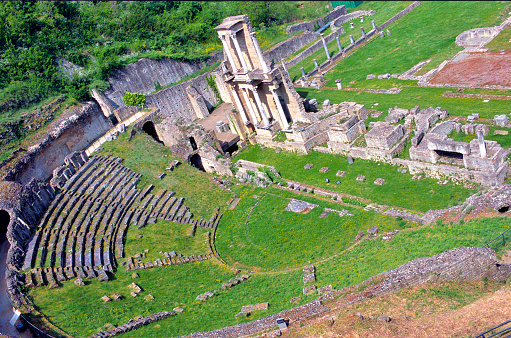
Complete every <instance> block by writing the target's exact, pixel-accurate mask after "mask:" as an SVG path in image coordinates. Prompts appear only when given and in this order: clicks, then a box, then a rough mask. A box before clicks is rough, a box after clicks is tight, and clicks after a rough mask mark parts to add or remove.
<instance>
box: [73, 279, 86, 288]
mask: <svg viewBox="0 0 511 338" xmlns="http://www.w3.org/2000/svg"><path fill="white" fill-rule="evenodd" d="M74 283H75V285H78V286H84V285H85V283H84V282H83V280H82V279H81V278H77V279H75V281H74Z"/></svg>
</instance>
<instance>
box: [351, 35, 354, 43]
mask: <svg viewBox="0 0 511 338" xmlns="http://www.w3.org/2000/svg"><path fill="white" fill-rule="evenodd" d="M350 43H351V44H354V43H355V40H353V35H350Z"/></svg>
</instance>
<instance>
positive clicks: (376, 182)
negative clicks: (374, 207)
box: [374, 177, 385, 185]
mask: <svg viewBox="0 0 511 338" xmlns="http://www.w3.org/2000/svg"><path fill="white" fill-rule="evenodd" d="M374 184H376V185H384V184H385V180H384V179H383V178H379V177H378V178H377V179H376V180H374Z"/></svg>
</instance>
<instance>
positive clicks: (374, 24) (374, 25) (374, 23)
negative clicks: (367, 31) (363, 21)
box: [371, 20, 376, 29]
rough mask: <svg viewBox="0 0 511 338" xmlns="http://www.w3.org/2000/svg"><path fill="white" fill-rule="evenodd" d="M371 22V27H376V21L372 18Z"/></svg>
mask: <svg viewBox="0 0 511 338" xmlns="http://www.w3.org/2000/svg"><path fill="white" fill-rule="evenodd" d="M371 23H372V24H373V29H376V22H374V20H372V21H371Z"/></svg>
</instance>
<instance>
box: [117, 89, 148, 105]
mask: <svg viewBox="0 0 511 338" xmlns="http://www.w3.org/2000/svg"><path fill="white" fill-rule="evenodd" d="M122 102H124V104H127V105H128V106H138V107H140V108H142V107H144V104H145V95H144V94H141V93H130V92H126V93H124V95H123V97H122Z"/></svg>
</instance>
